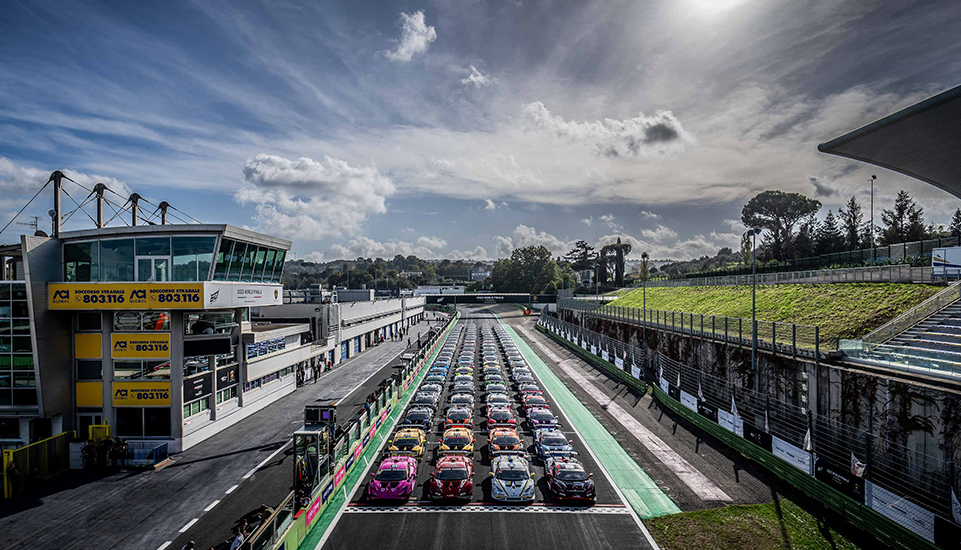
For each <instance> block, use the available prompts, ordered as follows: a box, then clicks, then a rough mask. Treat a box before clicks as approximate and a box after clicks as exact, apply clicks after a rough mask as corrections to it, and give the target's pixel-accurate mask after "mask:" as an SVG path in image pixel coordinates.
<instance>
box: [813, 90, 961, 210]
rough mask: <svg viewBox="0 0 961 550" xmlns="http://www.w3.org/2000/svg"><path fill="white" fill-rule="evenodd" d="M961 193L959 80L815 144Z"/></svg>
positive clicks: (843, 155) (960, 97)
mask: <svg viewBox="0 0 961 550" xmlns="http://www.w3.org/2000/svg"><path fill="white" fill-rule="evenodd" d="M818 151H821V152H822V153H829V154H832V155H838V156H841V157H847V158H851V159H855V160H860V161H863V162H867V163H869V164H874V165H876V166H880V167H882V168H887V169H889V170H893V171H895V172H900V173H902V174H904V175H906V176H911V177H912V178H916V179H919V180H921V181H924V182H927V183H930V184H931V185H933V186H935V187H938V188H940V189H943V190H945V191H947V192H948V193H951V194H952V195H955V196H957V197H961V86H958V87H955V88H952V89H950V90H948V91H946V92H942V93H940V94H938V95H936V96H934V97H931V98H928V99H926V100H924V101H922V102H920V103H917V104H915V105H912V106H910V107H908V108H906V109H903V110H901V111H898V112H896V113H894V114H892V115H888V116H886V117H884V118H882V119H880V120H877V121H875V122H872V123H871V124H868V125H867V126H863V127H861V128H858V129H857V130H854V131H852V132H849V133H847V134H844V135H843V136H840V137H838V138H835V139H832V140H831V141H829V142H827V143H822V144H820V145H818Z"/></svg>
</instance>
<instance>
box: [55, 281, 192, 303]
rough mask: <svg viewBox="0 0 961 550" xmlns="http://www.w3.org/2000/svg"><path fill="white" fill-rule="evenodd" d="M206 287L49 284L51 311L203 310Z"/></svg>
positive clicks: (172, 284)
mask: <svg viewBox="0 0 961 550" xmlns="http://www.w3.org/2000/svg"><path fill="white" fill-rule="evenodd" d="M203 288H204V284H203V283H50V284H48V285H47V297H48V302H49V307H50V309H203V307H204V302H203Z"/></svg>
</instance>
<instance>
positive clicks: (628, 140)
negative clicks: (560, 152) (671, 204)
mask: <svg viewBox="0 0 961 550" xmlns="http://www.w3.org/2000/svg"><path fill="white" fill-rule="evenodd" d="M523 114H524V117H525V118H526V120H527V121H528V122H530V124H531V126H532V127H534V128H538V129H542V130H547V131H548V132H550V133H552V134H554V135H555V136H557V137H564V138H570V139H572V140H574V141H575V142H586V143H588V144H589V145H591V146H592V147H593V151H594V153H595V154H597V155H602V156H605V157H612V158H616V157H635V158H636V157H642V158H655V157H663V156H666V155H669V154H673V153H680V152H683V151H684V148H685V146H686V145H689V144H693V143H694V138H693V137H691V136H690V135H689V134H688V133H687V132H686V131H684V128H683V127H682V126H681V122H680V121H679V120H677V118H676V117H675V116H674V113H672V112H671V111H657V112H655V113H654V116H650V117H649V116H646V115H645V114H644V113H640V114H638V115H637V116H636V117H634V118H629V119H624V120H616V119H612V118H605V119H604V120H603V121H601V120H595V121H591V122H574V121H567V120H564V118H563V117H561V116H558V115H552V114H551V112H550V111H548V110H547V108H546V107H545V106H544V104H543V103H541V102H540V101H535V102H533V103H529V104H527V105H525V106H524V111H523Z"/></svg>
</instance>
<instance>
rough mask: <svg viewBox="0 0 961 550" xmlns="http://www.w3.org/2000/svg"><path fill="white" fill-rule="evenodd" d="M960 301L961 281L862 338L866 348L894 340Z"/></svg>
mask: <svg viewBox="0 0 961 550" xmlns="http://www.w3.org/2000/svg"><path fill="white" fill-rule="evenodd" d="M958 299H961V281H958V282H956V283H953V284H951V285H950V286H948V288H946V289H944V290H942V291H941V292H939V293H937V294H935V295H934V296H931V297H930V298H928V299H927V300H925V301H923V302H921V303H920V304H918V305H916V306H914V307H913V308H911V309H909V310H908V311H906V312H904V313H903V314H901V315H899V316H897V317H895V318H894V319H892V320H890V321H888V322H887V323H885V324H883V325H881V326H880V327H878V328H876V329H874V330H873V331H871V332H869V333H868V334H867V335H866V336H865V337H864V338H862V341H863V342H864V347H865V348H867V349H868V350H869V351H870V348H872V347H874V346H877V345H879V344H883V343H885V342H888V341H890V340H892V339H894V338H895V337H896V336H898V335H899V334H901V333H902V332H904V331H906V330H908V329H909V328H911V327H913V326H915V325H917V324H918V323H919V322H921V321H923V320H925V319H927V318H928V317H930V316H932V315H934V314H935V313H938V312H940V311H941V310H943V309H944V308H946V307H947V306H949V305H951V304H953V303H955V302H957V301H958Z"/></svg>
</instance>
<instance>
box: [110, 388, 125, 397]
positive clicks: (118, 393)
mask: <svg viewBox="0 0 961 550" xmlns="http://www.w3.org/2000/svg"><path fill="white" fill-rule="evenodd" d="M113 396H114V397H115V398H117V397H119V398H126V397H127V390H125V389H118V390H117V391H115V392H113Z"/></svg>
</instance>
